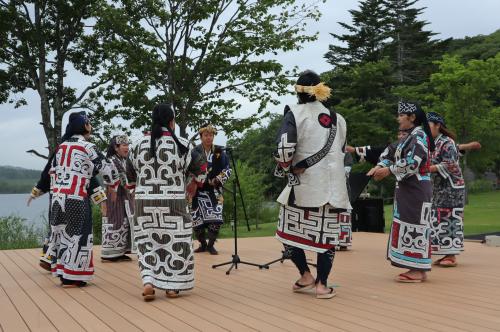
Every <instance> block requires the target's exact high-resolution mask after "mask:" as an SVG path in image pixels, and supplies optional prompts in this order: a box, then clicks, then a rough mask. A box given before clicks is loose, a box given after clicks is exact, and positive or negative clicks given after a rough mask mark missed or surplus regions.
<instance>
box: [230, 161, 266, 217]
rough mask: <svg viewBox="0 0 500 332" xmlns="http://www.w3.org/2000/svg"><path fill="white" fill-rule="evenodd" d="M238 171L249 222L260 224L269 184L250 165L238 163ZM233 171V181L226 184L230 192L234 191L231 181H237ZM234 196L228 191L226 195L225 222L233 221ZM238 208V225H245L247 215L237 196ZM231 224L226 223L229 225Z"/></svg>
mask: <svg viewBox="0 0 500 332" xmlns="http://www.w3.org/2000/svg"><path fill="white" fill-rule="evenodd" d="M236 171H237V172H238V178H239V179H240V186H241V192H242V195H243V199H244V201H245V207H246V212H247V216H248V218H249V222H250V220H251V222H252V223H255V224H257V223H260V222H261V217H262V215H261V213H262V210H263V207H264V206H263V203H264V201H265V196H264V193H265V192H266V190H267V189H268V188H269V184H267V183H265V182H264V177H265V175H264V174H263V173H262V172H260V171H258V170H256V169H254V168H253V167H251V166H250V165H249V164H247V163H245V162H242V161H237V162H236ZM234 173H235V172H234V170H233V175H232V178H231V180H230V181H229V182H228V183H226V185H225V186H226V187H227V188H228V189H229V190H233V184H232V182H231V181H233V180H234V179H235V174H234ZM233 207H234V202H233V195H232V194H231V193H230V192H228V191H226V192H225V193H224V220H225V221H228V220H233V219H234V218H233ZM237 207H238V211H237V213H238V224H240V225H243V224H244V223H245V222H246V221H245V215H244V211H243V206H242V204H241V199H240V195H239V194H238V196H237ZM228 224H229V223H226V225H228Z"/></svg>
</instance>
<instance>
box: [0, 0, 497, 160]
mask: <svg viewBox="0 0 500 332" xmlns="http://www.w3.org/2000/svg"><path fill="white" fill-rule="evenodd" d="M419 6H421V7H427V9H426V10H425V12H424V14H423V15H422V18H423V19H424V20H426V21H428V22H430V25H429V26H428V29H430V30H432V31H434V32H437V33H439V35H438V36H437V37H438V38H448V37H453V38H463V37H465V36H474V35H478V34H490V33H492V32H494V31H495V30H497V29H499V28H500V22H499V19H498V17H499V13H500V0H476V1H471V0H421V1H420V2H419ZM357 7H358V2H357V1H354V0H328V1H327V2H326V3H325V4H322V5H321V11H322V17H321V18H320V20H319V21H318V22H311V23H310V24H309V25H308V27H307V30H308V32H310V33H314V32H316V31H319V32H320V34H319V38H318V40H317V41H315V42H312V43H309V44H307V45H305V47H304V49H302V50H301V51H298V52H293V53H286V54H279V55H278V60H279V61H280V62H281V63H283V65H284V66H285V68H293V67H294V66H298V67H299V68H300V69H313V70H315V71H317V72H318V73H320V72H323V71H326V70H329V69H331V66H330V65H329V64H328V63H326V61H325V59H324V58H323V55H324V54H325V53H326V52H327V50H328V45H329V44H330V43H331V42H332V38H331V36H330V32H334V33H339V32H341V31H340V29H339V25H338V24H337V22H339V21H341V22H350V16H349V13H348V10H349V9H353V8H357ZM70 75H71V73H70ZM26 97H27V99H28V100H29V105H28V106H26V107H23V108H21V109H13V107H12V106H11V105H8V104H5V105H0V115H1V117H0V119H1V120H0V165H12V166H20V167H25V168H31V169H41V168H43V166H44V161H43V160H42V159H40V158H38V157H35V156H31V155H28V154H27V153H26V152H25V151H26V150H29V149H33V148H34V149H36V150H38V151H40V152H45V151H46V150H45V146H47V142H46V139H45V135H44V133H43V130H42V126H41V125H39V122H40V121H41V115H40V110H39V107H38V105H39V102H38V101H37V95H36V93H35V92H33V91H29V92H27V93H26ZM280 100H281V101H282V102H283V104H286V103H295V97H294V96H293V95H292V94H291V95H290V96H284V97H281V98H280ZM282 109H283V107H281V106H280V107H278V108H276V109H272V111H273V112H280V111H281V110H282ZM255 111H256V107H255V106H254V105H251V104H245V105H244V107H243V110H242V111H241V112H240V113H238V114H237V116H238V117H245V116H246V115H248V114H251V113H253V112H255ZM64 125H65V124H64ZM216 143H218V144H224V143H225V137H224V136H223V135H219V136H218V137H217V138H216Z"/></svg>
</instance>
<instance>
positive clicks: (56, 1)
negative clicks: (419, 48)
mask: <svg viewBox="0 0 500 332" xmlns="http://www.w3.org/2000/svg"><path fill="white" fill-rule="evenodd" d="M100 5H101V2H100V1H89V0H79V1H76V0H44V1H42V0H31V1H17V0H16V1H6V0H5V1H4V0H1V1H0V22H1V23H0V42H1V45H2V48H1V49H0V81H1V83H0V84H1V88H2V91H1V92H0V102H1V103H5V102H9V103H11V104H14V106H15V107H20V106H23V105H26V100H25V98H23V97H20V98H19V94H23V93H24V92H26V91H27V90H34V91H36V93H37V94H38V98H39V101H40V112H41V115H42V123H41V124H42V125H43V129H44V132H45V136H46V138H47V142H48V147H49V154H50V153H52V152H53V151H54V149H55V147H56V145H57V142H58V141H59V139H60V137H61V129H62V128H61V126H62V118H63V115H64V114H65V113H66V112H68V111H70V110H73V109H77V108H86V107H87V106H88V105H87V100H88V99H87V98H88V97H89V94H90V93H91V92H92V91H93V90H94V89H96V88H98V87H100V86H102V85H104V84H106V83H107V82H108V81H109V79H108V78H107V76H106V75H105V74H101V71H100V70H101V69H102V67H101V64H102V60H103V52H102V48H101V47H100V46H101V44H100V43H99V42H98V40H97V38H96V34H95V31H94V29H93V27H92V26H91V23H92V21H93V19H94V18H95V14H96V12H98V8H99V7H100ZM70 68H71V71H72V73H73V75H80V76H81V77H82V79H81V81H82V82H88V84H85V85H84V86H83V88H81V89H77V88H76V86H75V85H71V84H69V83H68V81H67V80H66V78H67V73H68V70H70ZM32 152H35V154H37V155H39V156H41V157H45V158H46V157H47V156H45V155H44V154H43V153H39V152H36V151H33V150H32Z"/></svg>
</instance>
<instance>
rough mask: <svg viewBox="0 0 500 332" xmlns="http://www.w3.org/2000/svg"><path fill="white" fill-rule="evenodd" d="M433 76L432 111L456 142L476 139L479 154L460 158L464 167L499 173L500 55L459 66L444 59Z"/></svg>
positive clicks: (450, 60)
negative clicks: (444, 118)
mask: <svg viewBox="0 0 500 332" xmlns="http://www.w3.org/2000/svg"><path fill="white" fill-rule="evenodd" d="M438 65H439V71H438V72H437V73H435V74H433V75H432V77H431V86H432V87H433V89H434V94H435V99H436V101H435V103H434V105H433V106H432V109H433V110H435V111H437V112H440V113H444V116H445V117H446V121H447V124H448V125H449V127H450V128H451V129H454V130H455V131H456V133H457V135H458V139H459V142H464V143H465V142H468V141H471V140H479V141H480V142H481V144H482V145H483V148H482V150H481V152H480V153H474V154H470V155H466V156H465V157H464V158H463V161H464V164H465V166H466V167H467V166H468V167H471V168H472V169H474V170H476V171H479V172H483V171H485V170H486V169H492V170H495V171H496V173H497V174H499V170H498V164H499V159H500V157H499V156H500V145H499V144H498V141H499V140H500V98H499V97H500V94H499V91H500V53H498V54H497V55H496V56H495V57H493V58H489V59H487V60H470V61H469V62H467V63H465V64H464V63H461V61H460V59H459V58H458V57H451V56H445V57H444V59H443V60H442V61H440V62H439V63H438Z"/></svg>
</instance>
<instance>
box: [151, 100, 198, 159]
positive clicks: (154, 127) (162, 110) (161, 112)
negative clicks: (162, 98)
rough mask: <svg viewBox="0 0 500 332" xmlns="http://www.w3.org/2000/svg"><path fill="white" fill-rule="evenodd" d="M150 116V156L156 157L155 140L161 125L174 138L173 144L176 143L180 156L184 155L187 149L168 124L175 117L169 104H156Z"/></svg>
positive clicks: (159, 133) (158, 135)
mask: <svg viewBox="0 0 500 332" xmlns="http://www.w3.org/2000/svg"><path fill="white" fill-rule="evenodd" d="M151 118H152V120H153V121H152V124H151V147H150V155H151V156H154V158H155V159H156V140H157V139H158V138H160V137H161V136H162V132H163V130H162V129H161V128H162V127H164V128H167V130H168V132H169V133H170V134H171V135H172V138H173V139H174V141H175V144H177V148H178V149H179V151H180V153H181V156H184V155H185V154H186V153H188V151H189V149H188V148H187V147H186V146H184V145H183V144H182V143H181V142H180V141H179V139H178V138H177V136H176V135H175V132H174V131H173V130H172V129H171V128H170V126H169V124H170V122H171V121H172V120H174V119H175V112H174V110H173V109H172V107H171V106H170V104H164V103H162V104H158V105H156V106H155V107H154V108H153V113H152V115H151Z"/></svg>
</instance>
